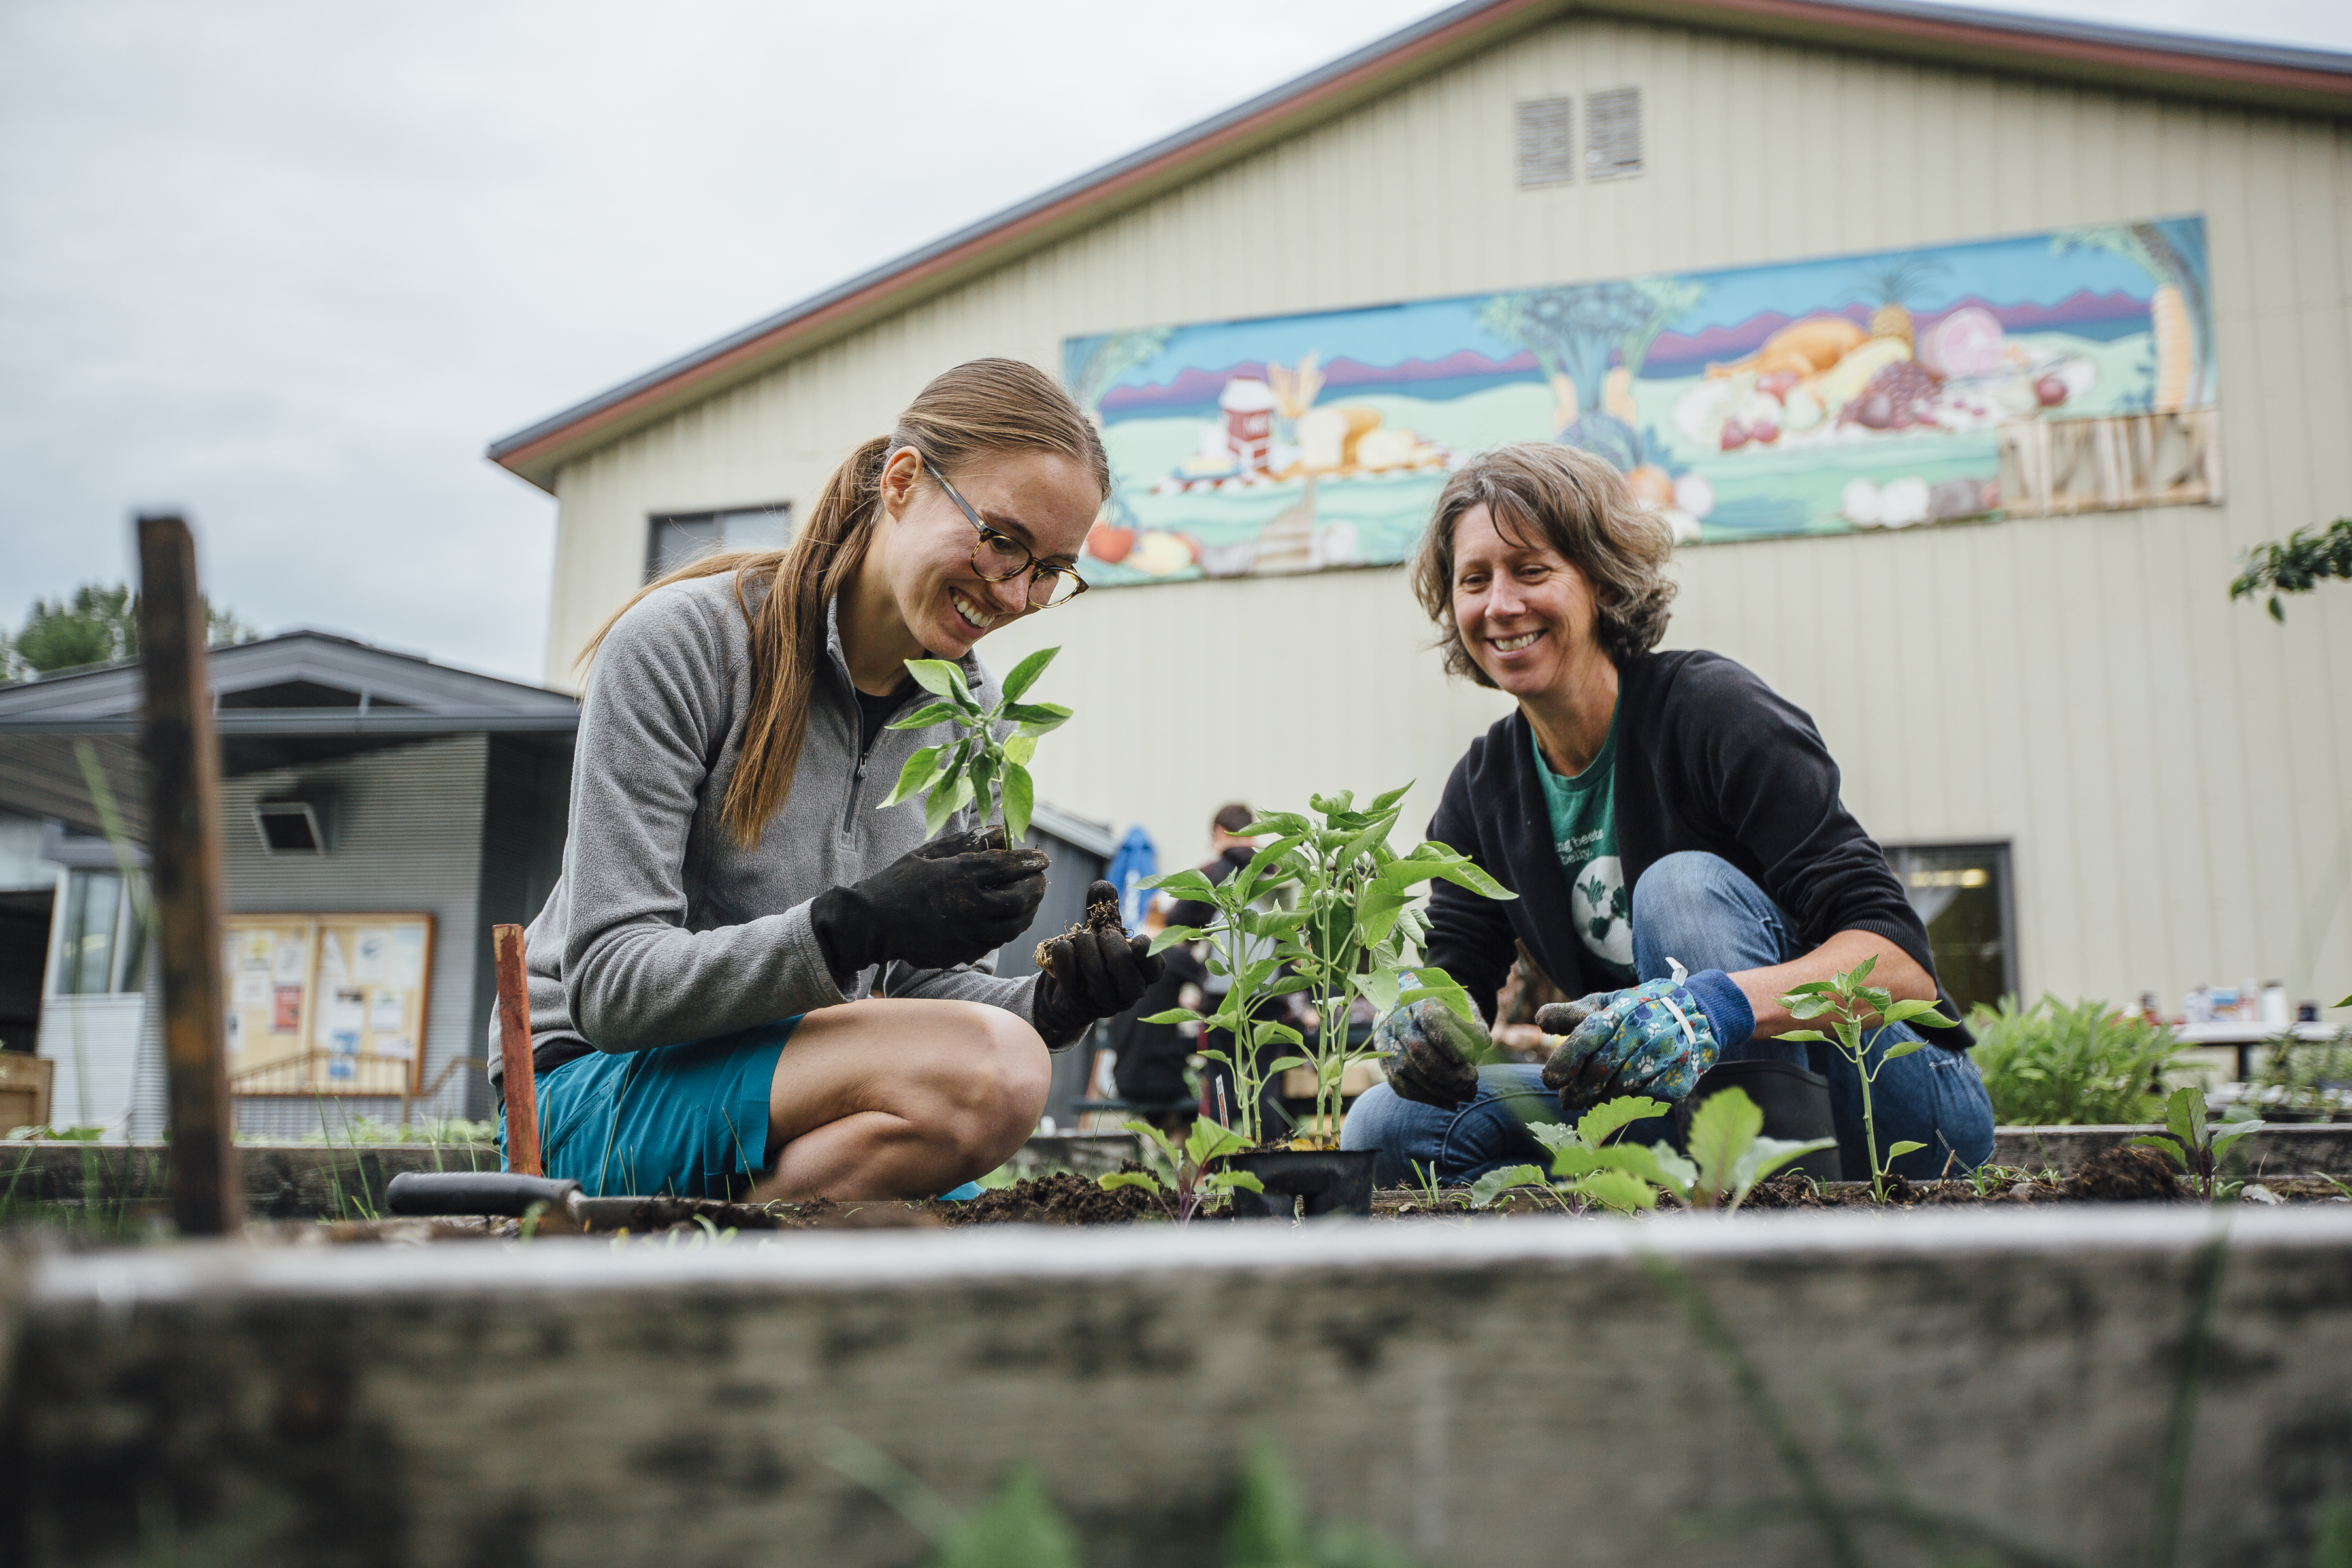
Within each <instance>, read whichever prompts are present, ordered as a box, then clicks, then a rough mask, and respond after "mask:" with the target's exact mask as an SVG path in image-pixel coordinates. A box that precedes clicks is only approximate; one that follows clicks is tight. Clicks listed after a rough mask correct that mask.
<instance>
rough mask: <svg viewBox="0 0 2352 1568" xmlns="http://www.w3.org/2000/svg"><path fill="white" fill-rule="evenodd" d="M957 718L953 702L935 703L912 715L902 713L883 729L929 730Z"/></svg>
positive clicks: (915, 711) (917, 710) (919, 709)
mask: <svg viewBox="0 0 2352 1568" xmlns="http://www.w3.org/2000/svg"><path fill="white" fill-rule="evenodd" d="M955 716H956V709H955V704H953V703H952V702H934V703H932V704H931V705H930V706H929V707H928V708H918V709H916V710H914V711H913V712H912V713H902V714H900V715H899V716H898V718H896V719H893V720H891V721H889V722H888V723H887V724H885V725H883V726H882V727H883V728H884V729H885V730H927V729H929V728H930V726H932V725H934V724H940V723H944V722H946V721H948V720H950V719H952V718H954V717H955Z"/></svg>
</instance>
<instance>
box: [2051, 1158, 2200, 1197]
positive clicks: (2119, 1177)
mask: <svg viewBox="0 0 2352 1568" xmlns="http://www.w3.org/2000/svg"><path fill="white" fill-rule="evenodd" d="M2066 1195H2067V1196H2068V1197H2071V1198H2081V1199H2084V1200H2086V1201H2088V1202H2091V1203H2105V1204H2144V1203H2162V1202H2167V1201H2168V1200H2170V1199H2173V1198H2177V1197H2179V1195H2180V1184H2179V1181H2178V1180H2177V1179H2176V1178H2175V1177H2174V1175H2173V1173H2172V1163H2171V1162H2170V1161H2168V1160H2167V1159H2166V1158H2165V1157H2164V1156H2163V1155H2161V1154H2159V1153H2158V1152H2156V1151H2155V1150H2153V1149H2147V1148H2135V1147H2133V1146H2132V1145H2130V1144H2124V1145H2121V1146H2119V1147H2116V1148H2114V1149H2102V1150H2101V1151H2100V1152H2097V1153H2095V1154H2094V1155H2092V1156H2091V1157H2090V1158H2089V1159H2087V1160H2085V1161H2084V1162H2083V1163H2082V1164H2080V1165H2078V1166H2076V1167H2075V1169H2074V1174H2073V1175H2071V1176H2069V1177H2067V1178H2066Z"/></svg>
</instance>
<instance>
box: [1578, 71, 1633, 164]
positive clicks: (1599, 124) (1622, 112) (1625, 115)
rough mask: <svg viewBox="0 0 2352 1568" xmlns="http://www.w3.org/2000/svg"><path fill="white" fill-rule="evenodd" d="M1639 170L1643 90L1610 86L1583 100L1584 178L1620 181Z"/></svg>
mask: <svg viewBox="0 0 2352 1568" xmlns="http://www.w3.org/2000/svg"><path fill="white" fill-rule="evenodd" d="M1641 172H1642V89H1640V88H1638V87H1612V88H1611V89H1608V90H1607V91H1605V92H1596V93H1591V94H1589V95H1587V97H1586V98H1585V100H1584V177H1585V178H1586V179H1588V180H1623V179H1629V178H1631V177H1632V176H1633V175H1635V174H1640V173H1641Z"/></svg>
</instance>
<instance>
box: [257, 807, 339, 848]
mask: <svg viewBox="0 0 2352 1568" xmlns="http://www.w3.org/2000/svg"><path fill="white" fill-rule="evenodd" d="M253 826H254V829H255V831H257V832H258V833H259V834H260V835H261V852H262V853H263V854H264V855H324V854H325V853H326V852H327V836H326V834H324V833H323V832H321V831H320V827H319V814H318V812H317V810H316V809H314V808H313V807H312V806H311V805H310V802H309V801H307V800H265V801H262V802H260V803H259V804H257V805H255V806H254V808H253Z"/></svg>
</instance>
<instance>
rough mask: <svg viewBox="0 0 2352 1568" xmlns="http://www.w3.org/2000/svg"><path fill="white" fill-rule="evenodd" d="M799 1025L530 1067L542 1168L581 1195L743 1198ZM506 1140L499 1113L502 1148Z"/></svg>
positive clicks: (764, 1162)
mask: <svg viewBox="0 0 2352 1568" xmlns="http://www.w3.org/2000/svg"><path fill="white" fill-rule="evenodd" d="M799 1022H800V1017H799V1016H798V1015H795V1016H793V1017H790V1018H784V1019H782V1020H779V1021H778V1022H776V1023H772V1024H761V1025H758V1026H755V1027H752V1028H749V1029H740V1030H738V1031H737V1032H735V1033H734V1034H731V1035H720V1036H718V1037H715V1038H712V1039H708V1040H694V1041H690V1042H688V1044H685V1045H682V1046H657V1047H654V1048H653V1049H652V1050H647V1051H631V1052H629V1053H628V1054H626V1055H625V1056H621V1055H607V1054H605V1053H604V1052H603V1051H598V1052H597V1053H595V1054H594V1055H593V1056H586V1057H582V1058H580V1059H579V1060H577V1061H570V1062H565V1063H564V1064H563V1065H562V1067H560V1068H555V1069H554V1070H553V1071H551V1072H547V1073H542V1074H541V1075H540V1078H539V1152H540V1166H541V1169H542V1170H544V1171H545V1172H546V1173H547V1174H549V1175H550V1176H553V1177H557V1178H569V1179H570V1180H572V1181H575V1182H578V1183H579V1184H580V1185H581V1186H582V1188H583V1189H584V1190H585V1191H586V1192H587V1193H588V1194H589V1195H590V1196H591V1197H605V1196H611V1195H619V1194H630V1195H638V1196H651V1195H654V1194H664V1193H667V1194H674V1195H676V1196H677V1197H685V1198H735V1197H740V1196H742V1195H743V1194H744V1193H746V1192H748V1191H749V1190H750V1189H751V1181H752V1178H753V1177H755V1176H757V1175H758V1174H759V1173H761V1172H762V1171H764V1170H766V1169H767V1167H768V1094H769V1090H770V1088H771V1087H772V1085H773V1083H774V1081H775V1077H776V1058H777V1057H778V1056H780V1055H782V1052H783V1048H784V1042H785V1041H787V1040H789V1039H791V1038H792V1037H793V1026H794V1025H796V1024H798V1023H799ZM506 1141H507V1134H506V1117H505V1114H504V1112H501V1113H500V1114H499V1150H500V1151H501V1152H503V1151H504V1150H505V1148H506ZM501 1163H503V1161H502V1162H501Z"/></svg>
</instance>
